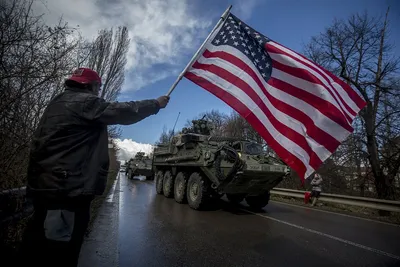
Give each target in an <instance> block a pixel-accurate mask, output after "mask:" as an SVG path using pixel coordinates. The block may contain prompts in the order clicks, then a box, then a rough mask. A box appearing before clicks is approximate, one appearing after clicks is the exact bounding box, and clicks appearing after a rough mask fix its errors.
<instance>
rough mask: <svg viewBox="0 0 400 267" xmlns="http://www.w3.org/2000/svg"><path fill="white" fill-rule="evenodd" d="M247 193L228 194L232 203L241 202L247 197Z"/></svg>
mask: <svg viewBox="0 0 400 267" xmlns="http://www.w3.org/2000/svg"><path fill="white" fill-rule="evenodd" d="M245 196H246V195H245V194H226V197H227V198H228V200H229V201H230V202H232V203H235V204H239V203H240V202H242V201H243V199H244V198H245Z"/></svg>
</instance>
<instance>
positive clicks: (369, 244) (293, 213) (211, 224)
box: [81, 175, 400, 267]
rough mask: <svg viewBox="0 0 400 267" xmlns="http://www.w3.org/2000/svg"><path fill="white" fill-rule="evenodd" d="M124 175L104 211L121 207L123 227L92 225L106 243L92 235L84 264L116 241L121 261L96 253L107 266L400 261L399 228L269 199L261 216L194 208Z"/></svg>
mask: <svg viewBox="0 0 400 267" xmlns="http://www.w3.org/2000/svg"><path fill="white" fill-rule="evenodd" d="M120 178H121V179H120V180H119V182H118V186H117V187H116V193H115V194H114V199H115V202H114V203H105V206H107V205H114V206H113V209H112V210H109V211H107V209H104V207H103V213H102V214H100V215H101V216H100V219H102V218H103V220H106V218H107V217H109V216H114V217H115V216H116V215H117V214H116V212H115V209H116V208H118V210H119V212H118V214H119V216H117V217H118V219H115V218H114V220H113V223H118V228H117V229H118V231H117V233H116V234H114V237H112V236H111V235H113V234H112V231H111V230H109V231H110V232H111V233H107V234H104V233H103V234H101V231H97V232H96V229H95V230H94V231H93V233H92V235H97V236H98V235H103V236H104V237H103V238H104V239H105V241H104V242H97V243H96V244H93V243H90V240H91V238H92V239H95V238H97V236H96V237H92V236H91V237H90V238H89V242H87V243H86V244H85V246H84V248H83V250H82V253H81V255H82V256H81V266H89V265H90V266H103V265H101V264H100V263H99V262H101V260H100V261H97V262H96V264H94V265H93V264H91V262H93V260H94V259H93V258H95V256H93V255H88V254H90V253H92V254H98V251H101V250H102V248H101V243H108V245H110V242H111V243H112V240H114V239H115V240H118V241H117V242H116V248H115V251H117V252H116V253H117V256H116V258H117V260H116V261H112V263H111V261H109V260H110V258H111V259H114V258H113V257H112V256H109V257H102V256H97V258H104V259H105V260H104V261H103V263H104V266H110V264H114V263H115V262H118V264H119V266H121V267H125V266H185V267H186V266H312V265H316V266H321V265H324V266H400V257H399V255H400V246H399V245H398V244H399V243H398V242H399V241H398V240H400V239H399V238H400V228H399V227H397V226H391V225H386V224H381V223H375V222H371V221H365V220H360V219H356V218H351V217H346V216H341V215H336V214H331V213H324V212H318V211H315V210H310V209H304V208H298V207H293V206H288V205H283V204H278V203H272V202H271V203H270V204H269V205H268V206H267V207H266V208H265V212H264V213H258V214H253V213H251V212H248V211H247V210H246V206H245V205H244V204H243V206H241V207H235V206H233V205H231V204H229V203H228V202H226V201H223V200H222V201H220V202H219V203H218V205H217V207H216V208H215V209H213V210H211V211H194V210H192V209H190V208H189V206H188V205H185V204H178V203H176V202H175V201H174V199H166V198H165V197H164V196H162V195H157V194H156V192H155V188H154V184H153V182H149V181H139V180H127V179H126V178H125V177H124V176H122V175H121V177H120ZM102 216H103V217H102ZM106 221H107V220H106ZM109 221H110V220H109ZM101 224H102V223H97V226H96V228H101V227H102V225H101ZM103 224H104V223H103ZM107 227H108V228H111V229H113V227H115V226H110V225H108V226H107ZM103 229H107V228H106V227H103ZM103 231H107V230H103ZM99 232H100V233H99ZM107 235H108V237H107ZM106 240H111V241H106ZM93 246H97V248H93ZM91 247H92V248H91ZM95 251H97V252H95ZM107 251H110V249H107ZM103 254H104V253H103ZM106 262H107V263H106ZM115 264H116V263H115ZM115 266H116V265H115Z"/></svg>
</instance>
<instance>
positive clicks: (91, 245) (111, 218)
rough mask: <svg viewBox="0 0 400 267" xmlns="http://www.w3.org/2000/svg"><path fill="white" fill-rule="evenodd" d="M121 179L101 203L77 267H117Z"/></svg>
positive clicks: (116, 181) (118, 179) (117, 180)
mask: <svg viewBox="0 0 400 267" xmlns="http://www.w3.org/2000/svg"><path fill="white" fill-rule="evenodd" d="M120 179H121V177H118V178H117V179H116V180H115V186H113V187H112V189H111V190H110V192H109V194H108V197H107V200H106V201H104V202H103V204H102V206H101V208H100V210H99V212H98V214H97V217H96V220H95V221H94V224H93V228H92V231H91V232H90V234H89V236H88V237H87V238H86V239H85V241H84V243H83V245H82V249H81V253H80V258H79V264H78V266H79V267H93V266H96V267H103V266H104V267H111V266H118V220H119V190H120V186H119V185H120V183H119V181H120Z"/></svg>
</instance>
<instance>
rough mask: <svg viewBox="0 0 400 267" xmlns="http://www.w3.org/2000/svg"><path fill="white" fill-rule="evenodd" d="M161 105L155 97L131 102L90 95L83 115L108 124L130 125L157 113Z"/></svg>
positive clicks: (91, 119)
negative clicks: (113, 100)
mask: <svg viewBox="0 0 400 267" xmlns="http://www.w3.org/2000/svg"><path fill="white" fill-rule="evenodd" d="M159 110H160V106H159V104H158V102H157V100H155V99H151V100H142V101H129V102H107V101H105V100H104V99H102V98H100V97H97V96H89V97H88V98H87V99H86V100H85V104H84V107H83V111H82V114H83V117H84V118H85V119H88V120H90V121H93V122H98V123H101V124H106V125H114V124H122V125H129V124H133V123H136V122H138V121H141V120H143V119H144V118H146V117H148V116H151V115H154V114H157V113H158V111H159Z"/></svg>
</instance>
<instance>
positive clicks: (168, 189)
mask: <svg viewBox="0 0 400 267" xmlns="http://www.w3.org/2000/svg"><path fill="white" fill-rule="evenodd" d="M163 193H164V196H165V197H167V198H171V197H173V196H174V176H173V175H172V173H171V171H166V172H165V174H164V181H163Z"/></svg>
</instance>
